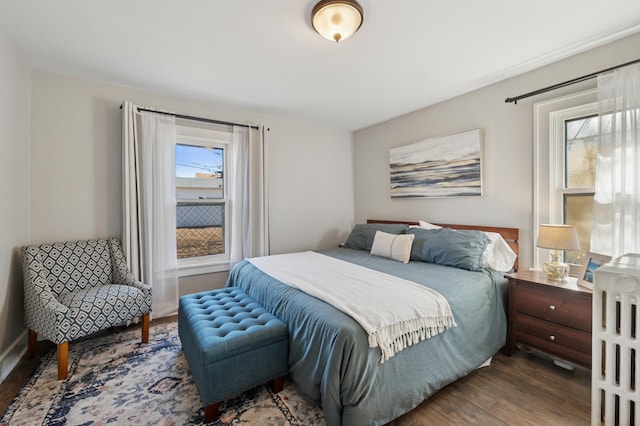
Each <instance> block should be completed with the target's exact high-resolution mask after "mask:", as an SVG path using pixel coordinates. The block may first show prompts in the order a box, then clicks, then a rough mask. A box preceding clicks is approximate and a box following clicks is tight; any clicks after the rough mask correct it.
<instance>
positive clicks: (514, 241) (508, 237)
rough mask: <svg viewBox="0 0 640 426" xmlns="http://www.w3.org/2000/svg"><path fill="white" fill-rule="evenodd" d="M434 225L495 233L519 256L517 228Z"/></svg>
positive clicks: (408, 223)
mask: <svg viewBox="0 0 640 426" xmlns="http://www.w3.org/2000/svg"><path fill="white" fill-rule="evenodd" d="M367 223H399V224H407V225H418V222H415V221H406V220H380V219H367ZM434 225H438V226H442V227H445V228H451V229H472V230H477V231H485V232H497V233H498V234H500V235H502V238H504V240H505V241H506V242H507V244H509V247H511V250H513V251H514V253H515V254H516V255H518V256H519V255H520V229H518V228H504V227H500V226H482V225H452V224H450V223H434ZM513 269H514V270H515V271H517V270H518V258H516V261H515V263H514V264H513Z"/></svg>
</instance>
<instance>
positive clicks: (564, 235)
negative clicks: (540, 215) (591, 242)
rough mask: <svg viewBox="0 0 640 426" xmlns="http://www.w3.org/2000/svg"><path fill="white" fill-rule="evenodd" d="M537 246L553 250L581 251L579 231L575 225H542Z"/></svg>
mask: <svg viewBox="0 0 640 426" xmlns="http://www.w3.org/2000/svg"><path fill="white" fill-rule="evenodd" d="M536 246H537V247H540V248H546V249H552V250H580V241H578V231H577V230H576V227H575V226H573V225H540V228H539V230H538V241H537V242H536Z"/></svg>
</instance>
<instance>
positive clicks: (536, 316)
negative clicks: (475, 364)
mask: <svg viewBox="0 0 640 426" xmlns="http://www.w3.org/2000/svg"><path fill="white" fill-rule="evenodd" d="M507 278H508V279H509V328H508V332H507V344H506V345H505V348H504V353H505V354H506V355H511V354H512V353H513V350H514V348H515V346H516V343H517V342H522V343H525V344H527V345H529V346H531V347H533V348H536V349H539V350H541V351H543V352H546V353H549V354H551V355H553V356H556V357H558V358H561V359H564V360H567V361H570V362H573V363H575V364H578V365H582V366H584V367H591V293H592V291H591V290H589V289H587V288H583V287H580V286H578V285H577V284H576V280H575V278H573V279H571V278H569V280H570V281H569V283H565V284H562V283H560V284H558V283H554V282H553V281H551V280H548V279H547V278H546V277H545V276H544V274H543V273H542V272H536V271H524V272H517V273H514V274H508V275H507Z"/></svg>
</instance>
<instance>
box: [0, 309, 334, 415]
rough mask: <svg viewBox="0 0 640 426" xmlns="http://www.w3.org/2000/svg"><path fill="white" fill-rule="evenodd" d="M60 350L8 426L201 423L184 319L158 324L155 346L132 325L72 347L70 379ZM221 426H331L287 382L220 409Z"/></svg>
mask: <svg viewBox="0 0 640 426" xmlns="http://www.w3.org/2000/svg"><path fill="white" fill-rule="evenodd" d="M57 371H58V370H57V357H56V352H55V349H52V350H51V351H50V352H49V353H48V354H46V355H45V356H44V357H43V359H42V362H41V365H40V367H39V368H38V369H37V370H36V371H35V373H34V374H33V376H32V377H31V378H30V379H29V380H28V381H27V383H26V384H25V385H24V387H23V388H22V389H21V391H20V393H19V394H18V396H17V397H16V398H15V399H14V401H13V402H12V403H11V404H10V405H9V407H8V408H7V411H6V412H5V413H4V414H3V416H2V418H1V419H0V425H2V426H4V425H11V426H20V425H104V424H114V425H165V426H169V425H199V424H204V410H203V408H202V406H201V405H200V399H199V397H198V391H197V389H196V386H195V382H194V381H193V378H192V377H191V373H190V371H189V365H188V363H187V360H186V358H185V357H184V353H183V352H182V348H181V345H180V339H179V337H178V331H177V322H176V321H169V322H161V323H159V324H154V323H153V322H152V326H151V330H150V339H149V343H147V344H142V343H140V329H139V328H138V327H129V328H126V329H124V330H118V331H115V332H111V333H108V334H105V335H103V336H100V337H98V338H94V339H88V340H84V341H80V342H74V343H72V344H70V345H69V375H68V378H67V379H66V380H58V379H57ZM211 424H213V425H236V424H247V425H292V426H295V425H324V424H326V423H325V420H324V416H323V414H322V410H321V409H320V408H319V407H318V405H317V404H316V403H315V402H313V401H310V400H308V399H306V398H305V397H304V396H303V395H301V394H300V393H299V392H298V390H297V389H296V386H295V385H294V384H293V383H292V382H291V381H289V380H287V381H286V383H285V387H284V390H282V391H281V392H279V393H277V394H274V393H273V392H272V391H271V390H270V387H269V386H266V385H265V386H260V387H258V388H255V389H253V390H250V391H248V392H245V393H243V394H241V395H239V396H238V397H236V398H233V399H230V400H228V401H226V402H224V403H222V404H221V406H220V418H219V420H218V421H216V422H214V423H211Z"/></svg>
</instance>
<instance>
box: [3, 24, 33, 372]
mask: <svg viewBox="0 0 640 426" xmlns="http://www.w3.org/2000/svg"><path fill="white" fill-rule="evenodd" d="M0 64H1V65H0V94H2V95H0V199H2V201H1V202H0V381H2V380H3V379H4V378H5V377H6V375H7V374H9V372H10V371H11V369H12V368H13V367H14V365H15V364H16V363H17V362H18V361H19V359H20V357H21V356H22V355H23V354H24V351H25V349H26V343H27V341H26V337H25V334H24V330H25V329H24V320H23V318H24V310H23V307H22V306H23V304H22V299H23V291H22V271H21V266H22V264H21V258H20V255H19V248H20V246H22V245H25V244H27V243H28V242H29V138H30V136H29V133H30V121H29V117H30V112H29V110H30V104H29V101H30V98H31V94H30V92H31V68H30V67H29V65H28V64H27V62H26V61H25V60H24V59H23V57H22V55H21V54H20V52H19V51H18V50H17V49H16V48H15V47H14V44H13V41H12V40H11V39H9V37H8V36H7V34H6V33H5V32H4V31H3V30H2V28H0Z"/></svg>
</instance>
